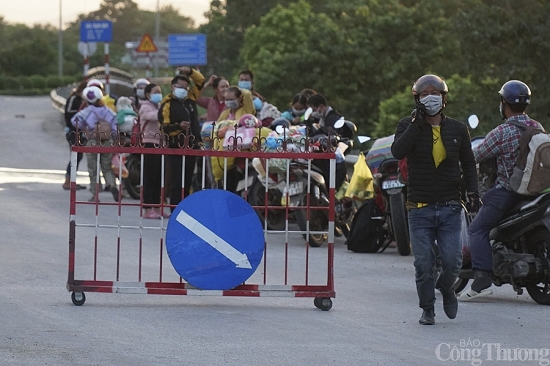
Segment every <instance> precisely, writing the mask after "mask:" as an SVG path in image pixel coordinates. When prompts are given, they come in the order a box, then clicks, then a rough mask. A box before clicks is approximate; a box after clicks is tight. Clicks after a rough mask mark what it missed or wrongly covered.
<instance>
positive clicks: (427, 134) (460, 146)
mask: <svg viewBox="0 0 550 366" xmlns="http://www.w3.org/2000/svg"><path fill="white" fill-rule="evenodd" d="M411 120H412V118H411V117H409V118H404V119H402V120H401V121H399V124H398V125H397V130H396V132H395V139H394V142H393V144H392V147H391V152H392V154H393V156H394V157H395V158H396V159H403V158H404V157H406V158H407V165H408V168H409V177H408V182H407V200H408V201H412V202H415V203H431V204H433V203H444V202H447V201H454V200H456V201H460V199H461V192H460V187H461V170H462V172H463V173H464V180H465V186H466V190H467V191H468V192H477V191H478V188H477V172H476V162H475V159H474V154H473V153H472V146H471V143H470V134H469V132H468V128H467V127H466V125H465V124H464V123H462V122H460V121H457V120H455V119H452V118H448V117H445V116H444V115H442V120H441V138H442V140H443V145H444V146H445V150H446V153H447V157H446V158H445V160H443V161H442V162H441V163H440V164H439V166H438V167H437V168H436V167H435V163H434V158H433V154H432V149H433V135H432V127H431V125H430V124H428V123H427V122H423V124H422V126H421V127H417V126H416V125H415V124H413V123H411ZM459 163H460V164H459ZM461 167H462V169H461Z"/></svg>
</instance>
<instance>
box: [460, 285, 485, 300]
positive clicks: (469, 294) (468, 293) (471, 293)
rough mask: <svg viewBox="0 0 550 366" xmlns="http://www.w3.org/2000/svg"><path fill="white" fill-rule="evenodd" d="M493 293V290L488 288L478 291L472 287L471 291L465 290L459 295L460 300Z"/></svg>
mask: <svg viewBox="0 0 550 366" xmlns="http://www.w3.org/2000/svg"><path fill="white" fill-rule="evenodd" d="M492 293H493V290H491V289H489V288H487V289H485V290H481V291H480V292H477V291H475V290H472V289H470V290H469V291H464V292H463V293H461V294H460V296H459V297H458V301H471V300H474V299H477V298H480V297H486V296H489V295H491V294H492Z"/></svg>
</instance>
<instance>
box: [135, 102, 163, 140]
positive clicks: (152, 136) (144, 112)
mask: <svg viewBox="0 0 550 366" xmlns="http://www.w3.org/2000/svg"><path fill="white" fill-rule="evenodd" d="M158 111H159V106H158V105H156V104H153V103H152V102H151V101H149V100H142V101H141V103H140V105H139V123H140V125H141V132H142V133H143V142H144V143H150V144H159V143H160V142H161V136H160V134H161V132H160V123H159V118H158Z"/></svg>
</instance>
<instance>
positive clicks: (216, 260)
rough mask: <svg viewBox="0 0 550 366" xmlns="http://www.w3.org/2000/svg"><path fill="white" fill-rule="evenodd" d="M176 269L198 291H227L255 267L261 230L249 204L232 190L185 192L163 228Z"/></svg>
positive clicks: (261, 244) (260, 249)
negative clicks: (188, 193) (231, 191)
mask: <svg viewBox="0 0 550 366" xmlns="http://www.w3.org/2000/svg"><path fill="white" fill-rule="evenodd" d="M166 251H167V252H168V257H169V258H170V261H171V262H172V265H173V266H174V269H175V270H176V272H177V273H178V274H179V275H180V276H181V277H182V278H183V279H185V280H186V281H187V282H189V283H190V284H191V285H193V286H195V287H197V288H199V289H201V290H230V289H232V288H234V287H236V286H238V285H240V284H242V283H243V282H244V281H246V280H247V279H248V278H249V277H250V276H252V274H253V273H254V272H255V271H256V268H257V267H258V265H259V264H260V262H261V260H262V256H263V251H264V233H263V229H262V224H261V222H260V219H259V217H258V215H257V214H256V212H255V211H254V209H253V208H252V206H250V205H249V204H248V203H247V202H246V201H245V200H243V199H242V198H241V197H240V196H237V195H236V194H233V193H230V192H227V191H224V190H221V189H207V190H203V191H199V192H196V193H193V194H192V195H190V196H188V197H186V198H185V199H184V200H183V201H181V202H180V204H179V205H178V206H177V207H176V209H175V210H174V212H173V213H172V216H170V220H169V221H168V227H167V229H166Z"/></svg>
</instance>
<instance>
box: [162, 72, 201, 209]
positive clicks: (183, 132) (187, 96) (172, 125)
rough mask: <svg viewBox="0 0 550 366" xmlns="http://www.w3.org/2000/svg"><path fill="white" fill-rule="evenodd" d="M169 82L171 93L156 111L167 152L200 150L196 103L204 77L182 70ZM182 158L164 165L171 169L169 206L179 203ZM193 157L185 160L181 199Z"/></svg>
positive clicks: (172, 158) (186, 190)
mask: <svg viewBox="0 0 550 366" xmlns="http://www.w3.org/2000/svg"><path fill="white" fill-rule="evenodd" d="M179 70H180V75H177V76H176V77H174V78H173V79H172V82H171V90H172V91H171V93H170V94H168V95H167V96H166V97H164V99H163V100H162V102H161V104H160V108H159V111H158V119H159V122H160V125H161V128H162V132H163V133H164V134H166V135H168V136H167V138H168V147H170V148H176V149H181V148H193V149H199V148H200V142H201V128H200V124H199V117H198V113H197V105H196V102H195V101H196V99H197V98H198V97H199V96H200V92H201V90H202V86H203V84H204V76H203V75H202V74H201V73H200V72H199V71H197V70H195V69H192V68H189V67H182V68H180V69H179ZM182 159H183V157H182V155H168V156H167V163H168V167H169V169H170V177H171V180H170V205H171V206H173V207H171V210H172V211H174V208H175V206H177V205H178V203H180V202H181V200H182V192H181V188H182V179H181V176H182V171H181V170H182ZM195 160H196V159H195V157H194V156H186V157H185V182H184V183H185V184H184V196H185V197H186V196H188V195H189V192H190V190H189V189H190V187H191V183H192V180H193V174H194V170H195Z"/></svg>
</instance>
